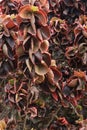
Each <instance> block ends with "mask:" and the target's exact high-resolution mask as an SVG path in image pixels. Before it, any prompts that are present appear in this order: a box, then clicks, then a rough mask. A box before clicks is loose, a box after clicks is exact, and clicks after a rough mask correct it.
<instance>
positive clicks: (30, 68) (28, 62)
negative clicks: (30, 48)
mask: <svg viewBox="0 0 87 130" xmlns="http://www.w3.org/2000/svg"><path fill="white" fill-rule="evenodd" d="M25 62H26V65H27V67H28V69H29V71H30V72H31V70H32V64H31V62H30V60H29V59H26V61H25Z"/></svg>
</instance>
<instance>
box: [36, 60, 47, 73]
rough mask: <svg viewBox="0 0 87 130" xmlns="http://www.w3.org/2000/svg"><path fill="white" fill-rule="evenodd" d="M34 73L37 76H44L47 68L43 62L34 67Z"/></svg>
mask: <svg viewBox="0 0 87 130" xmlns="http://www.w3.org/2000/svg"><path fill="white" fill-rule="evenodd" d="M35 72H36V74H38V75H45V74H46V73H47V72H48V66H47V65H46V64H45V62H44V61H41V63H39V64H38V65H35Z"/></svg>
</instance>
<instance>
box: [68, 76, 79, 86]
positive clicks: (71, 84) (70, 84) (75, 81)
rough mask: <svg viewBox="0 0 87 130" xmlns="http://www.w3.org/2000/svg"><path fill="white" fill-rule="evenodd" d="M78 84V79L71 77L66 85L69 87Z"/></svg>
mask: <svg viewBox="0 0 87 130" xmlns="http://www.w3.org/2000/svg"><path fill="white" fill-rule="evenodd" d="M77 85H78V79H77V78H76V79H71V81H69V83H68V86H69V87H72V88H73V87H76V86H77Z"/></svg>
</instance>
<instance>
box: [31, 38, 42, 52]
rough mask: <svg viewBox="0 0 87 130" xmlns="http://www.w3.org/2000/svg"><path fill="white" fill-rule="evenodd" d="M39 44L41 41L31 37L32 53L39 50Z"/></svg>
mask: <svg viewBox="0 0 87 130" xmlns="http://www.w3.org/2000/svg"><path fill="white" fill-rule="evenodd" d="M40 44H41V42H40V41H39V40H38V39H37V38H35V37H33V38H32V39H31V48H32V51H33V52H34V53H35V52H37V51H38V50H39V48H40Z"/></svg>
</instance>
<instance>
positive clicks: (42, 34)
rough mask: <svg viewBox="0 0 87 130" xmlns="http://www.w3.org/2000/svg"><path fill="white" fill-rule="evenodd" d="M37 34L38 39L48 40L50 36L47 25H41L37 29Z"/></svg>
mask: <svg viewBox="0 0 87 130" xmlns="http://www.w3.org/2000/svg"><path fill="white" fill-rule="evenodd" d="M37 36H38V38H39V39H40V40H48V39H49V38H50V30H49V27H48V26H43V27H41V28H40V29H38V30H37Z"/></svg>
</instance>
